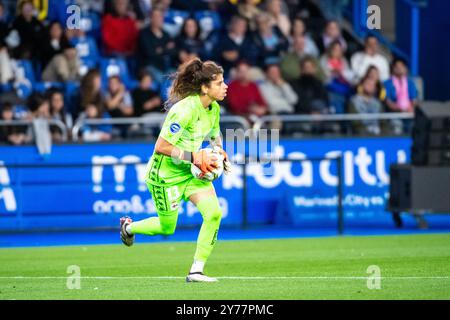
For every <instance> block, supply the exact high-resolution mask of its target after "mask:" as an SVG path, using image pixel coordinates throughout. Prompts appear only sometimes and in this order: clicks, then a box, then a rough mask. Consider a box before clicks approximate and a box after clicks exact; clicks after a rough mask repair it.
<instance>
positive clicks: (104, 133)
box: [79, 104, 112, 142]
mask: <svg viewBox="0 0 450 320" xmlns="http://www.w3.org/2000/svg"><path fill="white" fill-rule="evenodd" d="M110 118H111V116H110V115H109V114H108V112H106V111H104V110H103V108H102V107H99V106H97V105H94V104H88V105H87V106H86V111H84V112H83V113H81V114H80V118H79V120H89V119H110ZM81 135H82V139H83V141H85V142H99V141H110V140H111V139H112V125H110V124H97V125H96V124H86V125H84V126H83V127H82V128H81Z"/></svg>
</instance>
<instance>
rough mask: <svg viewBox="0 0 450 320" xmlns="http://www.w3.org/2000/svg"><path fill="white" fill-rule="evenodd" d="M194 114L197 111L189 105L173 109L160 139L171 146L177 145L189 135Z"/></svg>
mask: <svg viewBox="0 0 450 320" xmlns="http://www.w3.org/2000/svg"><path fill="white" fill-rule="evenodd" d="M194 113H195V111H194V110H192V108H190V107H189V106H188V105H186V106H183V105H180V106H176V107H175V106H174V107H172V109H170V111H169V113H168V114H167V118H166V120H165V121H164V125H163V127H162V129H161V133H160V134H159V135H160V137H162V138H163V139H164V140H166V141H167V142H169V143H170V144H172V145H176V144H177V142H178V141H179V140H180V138H181V137H183V136H184V135H186V134H189V130H188V128H189V127H190V126H191V124H192V121H193V119H194Z"/></svg>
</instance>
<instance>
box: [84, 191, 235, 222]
mask: <svg viewBox="0 0 450 320" xmlns="http://www.w3.org/2000/svg"><path fill="white" fill-rule="evenodd" d="M183 203H184V201H182V202H181V204H183ZM219 204H220V207H221V208H222V217H224V218H225V217H227V216H228V201H227V199H225V198H222V197H219ZM186 209H187V210H186V211H187V212H186V215H187V216H188V217H192V216H194V215H195V214H197V213H199V211H198V210H197V207H196V206H195V205H194V204H192V203H191V202H188V203H187V205H186ZM93 211H94V212H95V213H96V214H114V213H118V214H155V215H156V208H155V204H154V203H153V201H152V199H147V200H146V201H145V202H143V200H142V198H141V196H139V195H133V196H132V197H131V200H126V199H122V200H114V199H110V200H97V201H95V202H94V205H93ZM178 213H179V214H180V215H181V214H184V209H183V206H182V205H180V206H179V211H178Z"/></svg>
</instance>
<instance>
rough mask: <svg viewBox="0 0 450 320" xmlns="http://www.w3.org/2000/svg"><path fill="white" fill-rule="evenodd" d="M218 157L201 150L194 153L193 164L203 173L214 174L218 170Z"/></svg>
mask: <svg viewBox="0 0 450 320" xmlns="http://www.w3.org/2000/svg"><path fill="white" fill-rule="evenodd" d="M217 160H218V158H217V156H216V155H214V153H212V152H207V151H206V150H200V151H198V152H192V163H193V164H194V165H196V166H197V167H199V168H200V170H202V172H203V173H208V172H212V171H213V170H214V169H216V168H217Z"/></svg>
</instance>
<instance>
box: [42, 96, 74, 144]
mask: <svg viewBox="0 0 450 320" xmlns="http://www.w3.org/2000/svg"><path fill="white" fill-rule="evenodd" d="M47 95H48V99H49V103H50V117H51V119H54V120H60V121H61V122H62V123H64V125H65V126H66V127H67V128H68V129H69V130H70V129H71V128H72V127H73V120H72V116H71V114H70V113H69V112H67V109H66V107H65V105H64V94H63V92H62V91H59V90H57V89H51V90H49V91H48V92H47ZM50 132H51V134H52V140H53V141H54V142H62V138H63V137H62V132H61V130H60V129H59V128H58V127H53V126H52V127H50Z"/></svg>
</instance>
